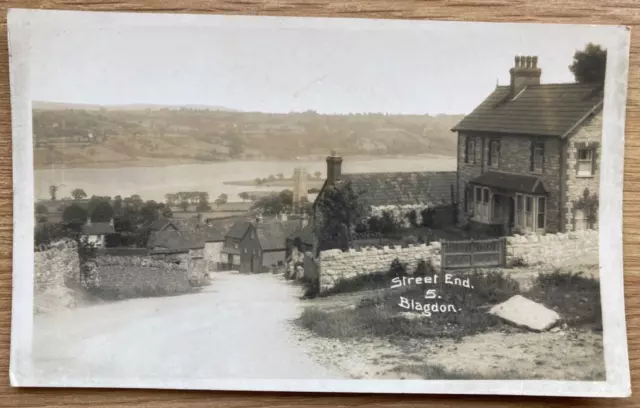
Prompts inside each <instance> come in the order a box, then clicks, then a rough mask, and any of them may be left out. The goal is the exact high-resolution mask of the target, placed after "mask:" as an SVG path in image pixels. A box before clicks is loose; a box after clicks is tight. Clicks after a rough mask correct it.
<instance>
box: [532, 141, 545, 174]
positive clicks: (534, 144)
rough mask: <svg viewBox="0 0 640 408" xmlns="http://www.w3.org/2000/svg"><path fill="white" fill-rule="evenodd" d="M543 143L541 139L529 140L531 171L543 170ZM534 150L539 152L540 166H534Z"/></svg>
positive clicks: (540, 171) (538, 171)
mask: <svg viewBox="0 0 640 408" xmlns="http://www.w3.org/2000/svg"><path fill="white" fill-rule="evenodd" d="M544 145H545V143H544V142H541V141H535V140H534V141H532V142H531V171H532V172H533V173H542V172H543V171H544V162H545V157H544V156H545V146H544ZM536 152H540V168H537V167H536V164H537V160H536Z"/></svg>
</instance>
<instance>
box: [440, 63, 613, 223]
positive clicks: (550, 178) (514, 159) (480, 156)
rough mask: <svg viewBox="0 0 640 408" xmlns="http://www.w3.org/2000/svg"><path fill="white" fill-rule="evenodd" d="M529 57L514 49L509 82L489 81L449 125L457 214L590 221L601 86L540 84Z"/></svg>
mask: <svg viewBox="0 0 640 408" xmlns="http://www.w3.org/2000/svg"><path fill="white" fill-rule="evenodd" d="M537 63H538V61H537V57H516V58H515V66H514V67H513V68H511V70H510V74H511V82H510V84H509V85H507V86H496V89H495V90H494V91H493V92H492V93H491V94H490V95H489V96H488V97H487V98H486V99H485V100H484V101H483V102H482V103H480V105H478V106H477V107H476V108H475V109H474V110H473V111H472V112H471V113H470V114H469V115H467V116H466V117H465V118H464V119H463V120H462V121H461V122H460V123H458V124H457V125H456V126H455V127H454V128H453V129H452V131H455V132H457V133H458V180H457V194H458V200H457V201H458V211H459V215H458V218H459V220H461V221H468V222H469V224H470V225H471V226H473V227H475V228H480V229H494V230H495V229H498V230H500V231H501V232H502V233H510V232H533V233H545V232H549V233H553V232H565V231H573V230H581V229H588V228H597V194H598V186H599V178H600V171H599V170H600V146H601V138H602V102H603V87H602V86H601V85H599V84H579V83H563V84H541V83H540V77H541V74H542V71H541V69H540V68H539V67H538V64H537ZM594 202H595V207H594Z"/></svg>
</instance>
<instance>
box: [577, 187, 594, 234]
mask: <svg viewBox="0 0 640 408" xmlns="http://www.w3.org/2000/svg"><path fill="white" fill-rule="evenodd" d="M599 205H600V199H599V197H598V194H591V193H590V192H589V189H588V188H585V189H584V191H583V192H582V197H580V198H579V199H577V200H575V201H574V202H573V208H574V209H575V210H581V211H582V212H584V214H585V217H586V220H587V222H588V224H589V227H593V226H594V225H595V223H596V222H597V221H598V208H599Z"/></svg>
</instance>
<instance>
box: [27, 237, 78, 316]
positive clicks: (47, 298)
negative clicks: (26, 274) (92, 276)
mask: <svg viewBox="0 0 640 408" xmlns="http://www.w3.org/2000/svg"><path fill="white" fill-rule="evenodd" d="M34 256H35V265H34V282H33V283H34V288H33V289H34V309H35V310H34V311H35V312H36V313H43V312H47V311H54V310H59V309H64V308H70V307H75V305H76V300H75V298H74V296H73V291H72V290H71V289H69V288H68V287H67V286H73V283H77V282H78V279H79V275H80V259H79V257H78V247H77V245H76V243H75V242H74V241H72V240H64V241H59V242H56V243H54V244H52V245H51V246H50V247H49V249H47V250H45V251H39V252H35V253H34Z"/></svg>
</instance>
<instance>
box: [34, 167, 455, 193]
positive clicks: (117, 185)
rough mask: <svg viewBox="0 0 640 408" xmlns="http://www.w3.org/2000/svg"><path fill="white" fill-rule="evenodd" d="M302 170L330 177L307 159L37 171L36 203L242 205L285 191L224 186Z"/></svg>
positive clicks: (385, 169) (373, 169) (361, 170)
mask: <svg viewBox="0 0 640 408" xmlns="http://www.w3.org/2000/svg"><path fill="white" fill-rule="evenodd" d="M296 167H304V168H306V169H307V172H308V173H309V174H313V173H314V172H316V171H320V172H321V173H322V176H323V177H324V176H325V175H326V171H327V169H326V163H325V161H324V160H319V159H314V160H309V161H304V160H292V161H253V162H249V161H232V162H219V163H206V164H182V165H171V166H164V167H120V168H67V169H38V170H36V171H35V196H36V199H46V198H48V197H49V186H50V185H52V184H55V185H58V186H59V190H58V194H57V197H58V198H62V197H66V196H70V195H71V191H72V190H74V189H76V188H81V189H83V190H84V191H85V192H86V193H87V195H88V196H89V197H90V196H92V195H101V196H110V197H114V196H116V195H121V196H122V197H126V196H130V195H133V194H139V195H140V196H141V197H142V198H143V199H145V200H156V201H164V195H165V194H167V193H177V192H179V191H205V192H207V193H209V197H210V198H211V200H212V201H213V200H214V199H215V198H216V197H218V196H219V195H220V194H222V193H225V194H227V195H228V196H229V201H240V198H239V197H238V194H239V193H241V192H243V191H249V190H252V191H279V190H282V189H283V188H282V187H258V186H250V187H247V186H234V185H226V184H224V182H228V181H238V180H253V179H255V178H257V177H260V178H265V177H268V176H269V175H270V174H273V175H276V174H278V173H282V174H284V175H285V177H291V176H292V174H293V169H294V168H296ZM455 170H456V159H455V158H454V157H442V156H405V157H393V158H375V157H364V158H363V157H357V158H352V157H345V158H344V162H343V164H342V172H343V173H366V172H375V173H378V172H390V171H455Z"/></svg>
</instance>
